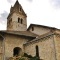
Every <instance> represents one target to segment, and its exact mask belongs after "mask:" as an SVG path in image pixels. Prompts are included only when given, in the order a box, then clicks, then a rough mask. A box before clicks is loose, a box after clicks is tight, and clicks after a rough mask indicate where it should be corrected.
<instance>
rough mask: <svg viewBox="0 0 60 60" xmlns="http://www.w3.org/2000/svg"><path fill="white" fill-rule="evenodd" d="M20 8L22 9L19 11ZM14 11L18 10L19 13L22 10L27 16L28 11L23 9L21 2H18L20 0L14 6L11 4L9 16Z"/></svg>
mask: <svg viewBox="0 0 60 60" xmlns="http://www.w3.org/2000/svg"><path fill="white" fill-rule="evenodd" d="M19 10H21V11H19ZM14 12H18V13H20V12H21V13H22V14H23V15H25V16H27V15H26V13H25V12H24V10H23V8H22V6H21V4H20V3H19V2H18V0H17V1H16V2H15V4H14V6H13V7H12V6H11V8H10V13H9V15H8V17H9V16H11V14H12V13H14ZM8 17H7V18H8Z"/></svg>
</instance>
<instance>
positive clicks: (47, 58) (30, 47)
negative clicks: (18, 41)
mask: <svg viewBox="0 0 60 60" xmlns="http://www.w3.org/2000/svg"><path fill="white" fill-rule="evenodd" d="M36 45H38V47H39V57H40V58H41V59H43V60H55V48H54V42H53V36H49V37H46V38H42V39H40V40H39V41H36V42H32V43H29V44H27V45H25V53H27V54H29V55H32V56H35V55H36V49H35V47H36Z"/></svg>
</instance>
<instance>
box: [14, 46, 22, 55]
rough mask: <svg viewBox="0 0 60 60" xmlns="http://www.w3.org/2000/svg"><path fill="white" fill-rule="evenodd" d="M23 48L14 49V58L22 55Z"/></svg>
mask: <svg viewBox="0 0 60 60" xmlns="http://www.w3.org/2000/svg"><path fill="white" fill-rule="evenodd" d="M21 51H22V50H21V48H19V47H15V48H14V49H13V56H19V55H20V53H21Z"/></svg>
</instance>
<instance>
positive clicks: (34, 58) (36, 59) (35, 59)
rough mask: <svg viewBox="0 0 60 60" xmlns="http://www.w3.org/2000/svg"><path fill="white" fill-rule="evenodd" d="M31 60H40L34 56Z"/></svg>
mask: <svg viewBox="0 0 60 60" xmlns="http://www.w3.org/2000/svg"><path fill="white" fill-rule="evenodd" d="M30 60H40V59H39V58H38V57H36V56H34V57H32V58H30Z"/></svg>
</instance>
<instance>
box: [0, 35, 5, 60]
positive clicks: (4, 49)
mask: <svg viewBox="0 0 60 60" xmlns="http://www.w3.org/2000/svg"><path fill="white" fill-rule="evenodd" d="M0 36H2V35H1V34H0ZM2 38H3V60H5V38H4V36H2Z"/></svg>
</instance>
